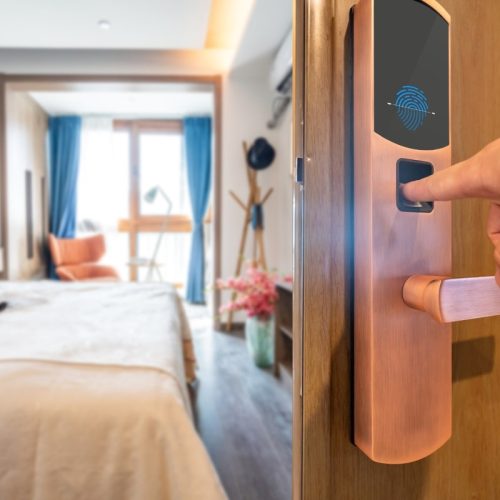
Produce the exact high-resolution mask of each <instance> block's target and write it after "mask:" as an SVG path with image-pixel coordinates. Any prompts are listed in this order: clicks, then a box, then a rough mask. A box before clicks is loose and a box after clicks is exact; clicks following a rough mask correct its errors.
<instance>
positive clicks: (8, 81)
mask: <svg viewBox="0 0 500 500" xmlns="http://www.w3.org/2000/svg"><path fill="white" fill-rule="evenodd" d="M92 83H95V84H99V83H102V84H116V85H127V84H131V85H140V84H144V85H147V84H168V83H192V84H206V85H212V88H213V95H214V115H213V120H214V126H213V130H214V135H215V137H214V143H213V146H214V153H213V158H214V165H213V174H212V179H213V189H212V196H213V212H212V221H213V245H214V246H213V260H214V262H213V279H214V282H215V280H216V279H217V278H219V277H220V274H221V230H222V227H221V209H222V208H221V185H222V179H221V176H222V76H221V75H85V74H84V75H68V74H49V75H36V74H26V75H24V74H2V75H0V224H1V235H0V237H1V241H2V243H3V247H4V252H3V272H0V280H1V279H8V268H7V263H8V213H7V210H8V209H7V153H6V149H7V113H6V93H7V92H8V90H9V86H12V85H14V86H16V88H19V90H23V89H24V90H27V91H28V90H30V85H32V86H35V85H38V86H39V85H42V84H47V86H48V88H50V86H54V85H58V84H60V85H63V86H66V87H67V88H71V87H73V88H78V85H79V84H92ZM212 293H213V298H212V300H213V308H214V311H218V309H219V306H220V301H221V297H220V291H219V290H217V288H216V287H213V292H212ZM219 327H220V319H219V317H218V315H217V314H214V328H216V329H218V328H219Z"/></svg>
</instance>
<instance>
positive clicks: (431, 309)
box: [403, 275, 500, 323]
mask: <svg viewBox="0 0 500 500" xmlns="http://www.w3.org/2000/svg"><path fill="white" fill-rule="evenodd" d="M403 300H404V301H405V303H406V305H408V306H410V307H412V308H413V309H418V310H420V311H424V312H426V313H428V314H430V315H431V316H432V317H433V318H434V319H435V320H436V321H438V322H439V323H452V322H454V321H464V320H467V319H477V318H487V317H490V316H498V315H500V287H499V286H498V285H497V284H496V282H495V277H494V276H486V277H481V278H460V279H451V278H447V277H445V276H425V275H422V276H421V275H416V276H411V277H410V278H408V280H406V283H405V284H404V286H403Z"/></svg>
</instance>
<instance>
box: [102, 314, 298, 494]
mask: <svg viewBox="0 0 500 500" xmlns="http://www.w3.org/2000/svg"><path fill="white" fill-rule="evenodd" d="M188 314H189V309H188ZM191 324H192V325H193V326H194V328H193V339H194V344H195V350H196V356H197V358H198V380H199V383H198V384H197V386H196V387H195V391H194V392H195V401H194V413H195V419H196V424H197V428H198V432H199V433H200V436H201V438H202V440H203V442H204V443H205V446H206V447H207V450H208V453H209V454H210V456H211V458H212V460H213V462H214V465H215V467H216V469H217V471H218V473H219V476H220V478H221V481H222V483H223V485H224V488H225V489H226V492H227V494H228V497H229V499H231V500H290V496H291V483H292V479H291V461H292V449H291V448H292V444H291V419H292V402H291V397H290V394H289V392H288V390H287V389H286V388H285V387H283V385H282V384H281V382H280V381H279V379H277V378H275V377H274V376H273V374H272V372H271V370H262V369H260V368H257V367H256V366H255V365H254V364H253V362H252V360H251V358H250V356H249V355H248V352H247V349H246V346H245V340H244V338H243V336H242V335H241V331H240V332H239V333H238V334H234V333H231V334H229V333H221V332H212V331H210V330H207V329H202V330H200V329H198V327H197V324H199V320H196V319H195V320H194V321H191ZM103 500H104V499H103ZM144 500H147V499H144ZM179 500H180V499H179ZM186 500H190V499H186Z"/></svg>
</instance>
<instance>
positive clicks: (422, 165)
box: [396, 159, 434, 213]
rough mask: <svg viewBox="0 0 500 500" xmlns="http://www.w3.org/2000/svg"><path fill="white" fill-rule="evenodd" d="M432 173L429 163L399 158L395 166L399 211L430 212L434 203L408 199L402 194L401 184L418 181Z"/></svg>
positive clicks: (432, 168)
mask: <svg viewBox="0 0 500 500" xmlns="http://www.w3.org/2000/svg"><path fill="white" fill-rule="evenodd" d="M433 173H434V167H433V166H432V164H431V163H428V162H424V161H417V160H404V159H401V160H399V161H398V162H397V166H396V205H397V207H398V209H399V210H400V211H401V212H420V213H430V212H432V211H433V210H434V203H432V202H430V201H417V202H414V201H410V200H408V199H407V198H405V196H404V195H403V191H402V189H401V186H402V185H403V184H406V183H408V182H412V181H418V180H419V179H423V178H424V177H429V176H430V175H432V174H433Z"/></svg>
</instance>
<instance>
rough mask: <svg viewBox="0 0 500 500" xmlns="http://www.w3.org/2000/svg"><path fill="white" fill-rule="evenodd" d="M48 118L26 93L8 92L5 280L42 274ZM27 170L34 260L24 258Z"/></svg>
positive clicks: (25, 245) (25, 246) (25, 250)
mask: <svg viewBox="0 0 500 500" xmlns="http://www.w3.org/2000/svg"><path fill="white" fill-rule="evenodd" d="M47 126H48V117H47V115H46V114H45V113H44V111H43V110H42V109H41V108H40V107H39V106H38V104H36V103H35V101H33V100H32V99H31V97H29V95H28V94H27V93H25V92H14V91H9V92H8V93H7V206H8V210H7V214H8V223H7V226H8V236H9V237H8V245H9V247H8V253H9V260H8V264H7V271H8V277H9V279H11V280H23V279H30V278H32V277H34V276H39V275H40V274H41V273H43V272H44V263H43V259H42V243H43V241H44V235H43V227H42V187H41V179H42V178H43V177H45V178H46V179H47V176H46V172H47V168H46V149H45V138H46V132H47ZM26 170H30V171H31V172H32V190H33V191H32V192H33V232H34V246H35V248H34V257H33V258H32V259H28V257H27V229H26V181H25V175H26Z"/></svg>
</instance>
